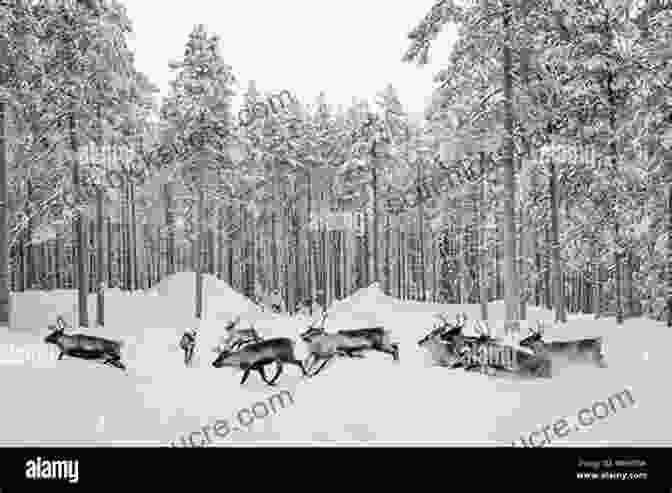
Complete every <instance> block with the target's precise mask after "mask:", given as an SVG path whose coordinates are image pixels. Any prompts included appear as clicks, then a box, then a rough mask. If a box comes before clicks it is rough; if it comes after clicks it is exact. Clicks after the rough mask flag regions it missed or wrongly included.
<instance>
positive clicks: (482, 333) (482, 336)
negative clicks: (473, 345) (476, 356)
mask: <svg viewBox="0 0 672 493" xmlns="http://www.w3.org/2000/svg"><path fill="white" fill-rule="evenodd" d="M474 332H476V333H477V334H478V338H479V341H480V342H487V341H489V340H492V339H493V337H492V331H491V329H490V327H489V326H488V325H487V324H486V323H485V322H482V321H481V320H477V321H476V323H474Z"/></svg>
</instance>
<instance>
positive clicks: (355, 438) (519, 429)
mask: <svg viewBox="0 0 672 493" xmlns="http://www.w3.org/2000/svg"><path fill="white" fill-rule="evenodd" d="M205 293H206V295H205V314H206V316H205V318H204V320H203V321H202V323H201V324H200V332H199V346H198V347H197V350H196V355H195V363H194V367H192V368H185V367H184V365H183V363H182V353H181V352H180V350H179V348H178V346H177V343H178V340H179V336H180V335H181V333H182V331H183V330H184V329H185V328H186V327H189V326H193V325H194V324H195V323H196V321H195V319H194V316H193V311H194V310H193V299H194V296H193V294H194V274H193V273H180V274H177V275H175V276H173V277H171V278H169V279H166V280H164V281H163V282H162V283H161V284H160V285H159V286H157V287H156V288H155V289H153V290H152V291H151V292H149V293H133V294H126V293H121V292H115V291H113V290H110V291H108V292H107V293H106V320H107V324H106V327H105V328H91V329H82V331H85V332H88V333H91V334H94V335H101V336H106V337H111V338H116V339H122V340H123V341H124V343H125V345H124V348H123V353H122V354H123V357H124V361H125V362H126V363H127V365H128V372H127V373H123V372H121V371H119V370H118V369H115V368H112V367H108V366H102V365H98V364H96V363H91V362H87V361H82V360H76V359H68V358H67V357H66V358H64V359H63V360H62V361H56V352H55V351H54V348H53V347H51V346H48V345H46V344H45V343H44V342H43V338H44V337H45V336H46V335H47V330H46V326H47V324H49V323H54V320H55V317H56V315H57V314H59V313H61V314H65V318H66V320H68V322H70V323H71V324H73V325H75V324H76V320H75V318H74V317H73V312H74V308H73V306H74V301H75V294H74V292H68V291H57V292H53V291H52V292H44V293H42V292H30V293H22V294H15V295H14V298H13V299H14V306H15V316H14V318H13V327H14V328H13V329H11V330H10V329H7V328H0V363H1V364H0V382H1V385H2V400H1V401H0V416H1V417H2V420H0V445H3V446H7V445H24V444H40V445H64V446H67V445H134V444H137V445H157V446H168V445H170V444H171V442H174V441H175V442H177V440H178V439H179V437H181V436H185V437H186V436H188V435H189V433H191V432H194V431H198V430H200V429H202V428H203V427H204V426H212V425H213V423H215V422H216V421H217V420H223V419H226V420H228V421H229V422H230V423H232V426H235V424H234V423H235V421H236V420H237V418H236V414H237V413H238V411H240V410H242V409H248V410H249V409H252V406H253V405H254V404H255V403H258V402H268V399H269V398H270V397H271V396H272V395H274V394H275V393H277V392H280V391H282V390H286V391H288V392H290V393H291V395H292V398H293V401H294V402H293V404H289V405H287V406H286V407H285V408H284V409H282V408H281V409H278V410H277V412H276V413H275V414H271V415H270V416H268V417H266V418H259V419H256V420H255V421H254V422H253V423H252V425H250V427H249V428H248V429H243V430H242V431H237V432H232V433H231V434H229V435H228V436H227V437H225V438H217V437H215V438H214V440H213V441H212V445H214V446H220V445H221V446H226V445H229V444H240V445H242V444H245V443H257V444H258V443H260V442H261V443H266V444H269V443H270V444H283V445H287V444H291V443H309V442H313V443H314V442H321V443H325V444H327V443H330V442H331V443H333V442H338V443H343V442H349V443H352V442H357V443H363V442H370V443H378V444H436V445H444V444H450V445H464V446H470V445H472V446H473V445H500V446H502V445H503V446H511V444H512V442H514V441H516V440H519V438H520V436H521V435H524V436H528V435H529V434H530V433H531V432H533V431H535V430H537V429H541V428H542V427H543V426H545V425H552V424H553V423H554V422H555V421H556V420H558V419H559V418H561V417H570V418H569V419H573V418H571V417H574V416H576V414H577V412H578V411H579V410H580V409H582V408H590V407H591V406H592V405H593V403H595V402H597V401H607V399H608V397H609V396H612V395H614V394H617V393H619V392H622V391H623V390H624V389H626V388H627V389H629V390H630V392H631V395H632V397H633V399H634V400H635V404H634V405H633V406H631V407H627V408H618V409H617V410H616V411H612V412H611V414H610V415H609V416H607V417H605V418H603V419H601V420H597V421H596V423H595V424H594V425H592V426H590V427H587V428H584V429H583V430H581V431H573V432H572V433H570V434H569V435H568V436H566V437H564V438H557V439H554V441H553V442H552V444H551V445H552V446H563V445H597V446H606V445H612V446H616V445H629V444H632V445H640V446H645V445H652V446H656V445H658V446H661V445H667V446H669V445H672V427H670V426H669V421H667V420H666V418H667V417H668V416H669V411H670V398H669V390H668V385H667V383H666V381H665V379H666V378H667V377H668V375H669V374H670V369H671V367H672V365H671V363H670V358H669V357H668V354H667V348H669V347H671V343H672V333H670V331H669V329H666V327H665V326H664V324H663V323H658V322H653V321H649V320H644V319H639V320H637V319H635V320H628V321H626V323H625V324H624V325H623V326H622V327H618V326H617V325H616V324H615V321H614V320H613V319H605V320H597V321H596V320H594V319H593V317H592V316H591V315H585V316H575V317H571V318H570V321H569V323H568V324H566V325H563V326H561V327H560V328H558V329H557V330H555V331H550V332H549V331H548V330H547V338H549V339H554V338H557V339H569V338H575V337H583V336H590V335H598V334H601V335H604V336H605V338H606V347H607V360H608V363H609V367H608V368H606V369H600V368H590V367H572V368H557V372H556V374H555V375H554V377H553V378H552V379H550V380H528V381H514V380H509V379H497V378H491V377H486V376H483V375H479V374H475V373H465V372H464V371H461V370H448V369H445V368H439V367H432V366H430V364H429V361H428V358H427V355H426V353H425V352H424V351H423V350H422V349H421V348H419V347H418V346H417V341H418V339H420V338H421V337H422V336H423V335H424V334H426V333H427V332H428V331H429V330H430V328H431V327H432V324H433V323H434V319H433V314H434V313H436V312H439V311H443V312H446V313H448V314H449V316H451V317H454V316H455V314H456V313H457V312H458V311H466V312H467V313H468V314H469V316H470V317H471V318H472V319H473V318H476V317H478V314H479V307H478V306H477V305H438V304H432V303H418V302H402V301H398V300H394V299H391V298H388V297H386V296H385V295H384V294H383V293H382V292H381V291H380V290H379V289H378V288H377V287H376V286H371V287H369V288H367V289H364V290H360V291H359V292H357V293H355V294H354V295H353V296H351V297H350V298H349V299H347V300H343V301H341V302H338V303H335V305H334V306H333V307H332V309H331V310H330V317H329V319H328V320H327V329H328V330H332V329H337V328H356V327H364V326H370V325H373V324H381V325H384V326H385V327H386V328H387V329H389V330H390V331H391V332H392V334H393V339H394V340H396V341H397V342H399V343H400V346H401V350H400V357H401V361H400V362H399V363H395V362H394V361H393V360H392V358H391V356H389V355H385V354H377V353H374V354H368V355H367V357H366V358H365V359H361V360H360V359H339V360H337V361H335V362H333V364H331V365H329V366H328V367H327V368H326V369H325V370H324V371H323V372H322V373H321V374H320V375H318V376H316V377H315V378H312V379H305V378H302V377H301V375H300V371H299V370H298V368H295V367H292V366H289V367H287V368H286V369H285V373H284V374H283V375H282V376H281V377H280V379H279V380H278V385H277V387H276V388H271V387H268V386H266V385H264V384H263V383H262V382H261V380H260V378H259V376H258V374H252V375H250V378H249V380H248V382H247V383H246V384H245V385H244V386H240V385H239V381H240V377H241V375H240V373H238V372H236V371H234V370H232V369H229V368H222V369H215V368H213V367H212V366H211V362H212V361H213V359H214V357H215V354H214V353H213V352H212V347H214V346H215V345H216V344H217V343H218V342H219V339H220V337H221V336H222V334H223V326H224V323H225V321H226V320H228V319H230V318H233V317H234V316H235V315H241V319H242V325H243V327H245V326H247V325H248V323H251V322H254V323H255V326H256V328H257V330H259V331H260V333H261V334H262V335H263V336H265V337H269V336H289V337H292V338H295V339H296V341H297V353H298V355H299V357H300V358H301V359H303V358H304V357H305V349H304V345H303V343H302V342H301V341H299V339H298V334H299V333H300V332H301V331H303V330H305V327H306V325H307V323H308V322H309V319H308V318H307V317H303V316H297V317H288V316H284V315H276V314H272V313H269V312H264V313H262V312H260V311H259V310H258V308H257V307H256V306H255V305H254V304H252V303H251V302H250V301H249V300H247V299H246V298H244V297H243V296H242V295H240V294H239V293H236V292H235V291H233V290H232V289H231V288H230V287H229V286H228V285H226V284H225V283H224V282H222V281H219V280H216V279H215V278H214V277H207V278H206V282H205ZM89 313H90V317H91V318H92V319H93V320H95V296H92V297H91V300H90V311H89ZM503 314H504V307H503V304H501V303H499V302H497V303H492V304H491V305H490V315H491V319H490V322H491V324H492V325H494V326H501V324H502V323H501V322H498V320H503ZM529 319H530V320H529V322H530V323H534V321H535V320H536V319H544V320H550V319H551V313H550V312H548V311H546V310H542V309H536V308H534V307H532V308H530V310H529ZM73 322H74V323H73ZM195 444H196V445H199V444H200V440H198V439H197V440H196V442H195ZM177 445H181V443H178V444H177Z"/></svg>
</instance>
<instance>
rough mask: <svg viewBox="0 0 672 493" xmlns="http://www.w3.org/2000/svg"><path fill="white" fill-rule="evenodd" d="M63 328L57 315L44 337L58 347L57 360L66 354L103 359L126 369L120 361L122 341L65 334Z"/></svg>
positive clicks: (62, 323) (61, 320)
mask: <svg viewBox="0 0 672 493" xmlns="http://www.w3.org/2000/svg"><path fill="white" fill-rule="evenodd" d="M65 328H66V324H65V321H64V320H63V317H61V316H60V315H59V316H58V318H57V319H56V326H53V325H50V326H49V329H51V330H52V332H51V333H50V334H49V335H48V336H47V337H45V338H44V342H45V343H47V344H55V345H56V346H58V348H59V349H60V353H59V355H58V360H59V361H60V360H61V359H63V356H64V355H67V356H70V357H73V358H81V359H89V360H103V364H105V365H112V366H114V367H116V368H119V369H121V370H124V371H125V370H126V366H125V365H124V364H123V363H122V362H121V348H122V347H123V344H124V343H123V342H122V341H112V340H109V339H104V338H102V337H96V336H90V335H85V334H72V335H67V334H65Z"/></svg>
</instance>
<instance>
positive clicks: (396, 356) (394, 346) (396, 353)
mask: <svg viewBox="0 0 672 493" xmlns="http://www.w3.org/2000/svg"><path fill="white" fill-rule="evenodd" d="M392 349H393V350H394V354H393V355H392V356H393V357H394V361H399V344H392Z"/></svg>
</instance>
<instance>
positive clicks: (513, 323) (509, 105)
mask: <svg viewBox="0 0 672 493" xmlns="http://www.w3.org/2000/svg"><path fill="white" fill-rule="evenodd" d="M503 19H504V35H505V37H506V40H505V42H504V46H503V51H504V129H505V134H506V135H505V140H504V149H503V159H502V166H503V168H504V268H503V271H504V272H503V274H504V306H505V311H506V321H505V323H504V326H505V332H507V333H516V334H517V333H519V330H520V322H519V320H520V313H519V312H520V295H519V291H520V286H519V284H518V273H517V269H516V225H515V204H516V183H515V169H514V160H513V153H514V144H513V67H512V56H511V49H512V48H511V43H512V42H513V27H512V26H511V23H512V19H513V7H512V5H511V0H505V1H504V17H503Z"/></svg>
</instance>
